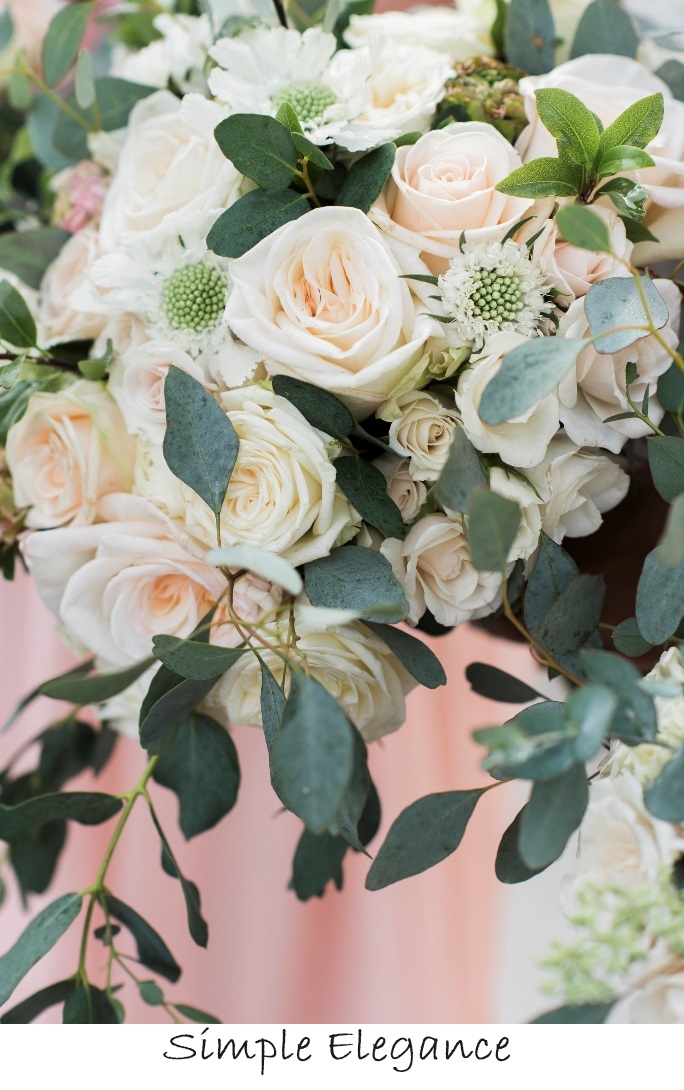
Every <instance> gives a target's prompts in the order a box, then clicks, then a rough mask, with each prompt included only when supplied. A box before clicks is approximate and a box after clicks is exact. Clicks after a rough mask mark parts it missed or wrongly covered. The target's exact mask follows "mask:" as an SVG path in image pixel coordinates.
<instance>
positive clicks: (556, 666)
mask: <svg viewBox="0 0 684 1090" xmlns="http://www.w3.org/2000/svg"><path fill="white" fill-rule="evenodd" d="M501 596H502V599H503V610H504V615H505V617H506V618H507V619H508V620H509V621H510V622H511V624H512V625H513V627H514V628H516V629H517V630H518V632H519V633H520V635H521V636H523V637H524V639H525V640H526V641H527V642H528V643H529V645H530V647H532V648H533V649H534V650H535V651H536V653H537V654H536V656H534V657H536V658H537V661H538V662H539V663H540V665H542V666H550V667H551V668H552V669H553V670H558V673H559V674H562V675H563V677H566V678H567V679H568V681H571V682H572V684H573V685H577V686H579V687H580V688H581V687H582V685H583V684H584V682H583V681H580V679H579V678H578V677H576V676H575V675H574V674H573V673H571V671H570V670H566V669H565V667H564V666H561V664H560V663H559V662H556V660H555V659H553V658H552V657H551V655H549V653H548V651H547V650H546V648H544V647H542V645H541V644H540V643H539V641H538V640H537V639H536V638H535V637H534V636H533V635H532V634H531V633H530V632H528V631H527V629H526V628H525V625H524V624H522V623H521V621H519V620H518V618H517V617H516V615H515V613H514V612H513V610H512V608H511V603H510V601H509V598H508V587H507V586H506V580H505V579H502V581H501Z"/></svg>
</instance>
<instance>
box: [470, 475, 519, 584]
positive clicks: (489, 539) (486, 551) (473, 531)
mask: <svg viewBox="0 0 684 1090" xmlns="http://www.w3.org/2000/svg"><path fill="white" fill-rule="evenodd" d="M520 518H521V515H520V508H519V507H518V505H517V503H515V502H514V501H513V500H508V499H506V498H505V497H504V496H499V495H498V493H497V492H476V493H475V495H474V496H473V498H472V500H471V502H470V508H469V515H468V524H467V532H468V545H469V546H470V553H471V558H472V562H473V565H474V566H475V567H476V568H477V569H478V571H500V572H503V571H504V570H505V568H506V564H507V563H508V554H509V553H510V551H511V546H512V545H513V542H514V541H515V536H516V534H517V533H518V530H519V528H520Z"/></svg>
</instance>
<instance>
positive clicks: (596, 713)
mask: <svg viewBox="0 0 684 1090" xmlns="http://www.w3.org/2000/svg"><path fill="white" fill-rule="evenodd" d="M617 708H618V698H617V696H616V695H615V693H613V692H611V690H610V689H608V688H606V686H605V685H585V686H584V687H583V688H582V689H576V690H575V692H574V693H573V694H572V696H571V697H570V698H569V699H568V701H567V702H566V705H565V716H566V719H567V721H568V725H569V727H570V729H571V730H572V731H573V732H574V733H576V735H577V737H576V740H575V754H576V756H577V759H578V761H589V760H591V758H592V757H593V756H595V754H596V752H597V750H598V749H599V748H600V746H601V745H602V744H603V742H604V741H605V740H606V738H607V737H608V735H609V734H610V731H611V727H612V725H613V720H614V718H615V713H616V712H617Z"/></svg>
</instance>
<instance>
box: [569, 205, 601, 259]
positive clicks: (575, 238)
mask: <svg viewBox="0 0 684 1090" xmlns="http://www.w3.org/2000/svg"><path fill="white" fill-rule="evenodd" d="M556 224H557V226H558V230H559V231H560V233H561V235H562V236H563V238H564V239H565V241H566V242H569V243H570V245H571V246H577V247H578V248H579V249H581V250H593V251H594V252H599V253H605V254H612V252H613V250H612V247H611V244H610V234H609V233H608V227H607V225H606V222H605V220H602V219H601V217H600V216H598V215H597V214H596V212H592V211H591V209H590V208H587V207H586V206H585V205H581V204H570V205H567V206H566V207H565V208H561V209H560V210H559V212H558V215H557V216H556Z"/></svg>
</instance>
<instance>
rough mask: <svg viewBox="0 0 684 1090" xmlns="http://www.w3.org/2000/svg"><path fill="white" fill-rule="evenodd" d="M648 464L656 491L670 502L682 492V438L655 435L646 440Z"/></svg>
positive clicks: (683, 473)
mask: <svg viewBox="0 0 684 1090" xmlns="http://www.w3.org/2000/svg"><path fill="white" fill-rule="evenodd" d="M646 449H647V451H648V464H649V467H650V469H651V476H652V477H653V483H654V485H655V486H656V489H657V491H658V492H659V493H660V495H661V496H662V497H663V499H664V500H667V502H668V503H672V501H673V500H674V499H676V497H677V496H679V495H681V493H682V492H684V440H682V439H680V438H678V437H675V436H673V435H655V436H653V438H652V439H649V440H648V443H647V445H646Z"/></svg>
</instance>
